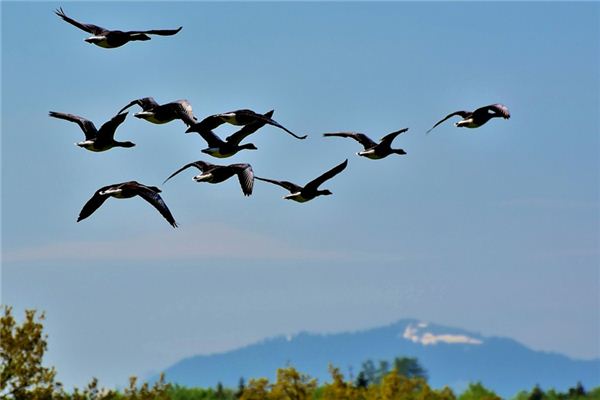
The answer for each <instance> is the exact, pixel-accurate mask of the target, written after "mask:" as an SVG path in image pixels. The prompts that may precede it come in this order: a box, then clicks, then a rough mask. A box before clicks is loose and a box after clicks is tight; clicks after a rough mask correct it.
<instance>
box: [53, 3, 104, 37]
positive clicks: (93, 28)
mask: <svg viewBox="0 0 600 400" xmlns="http://www.w3.org/2000/svg"><path fill="white" fill-rule="evenodd" d="M54 13H55V14H56V15H58V16H59V17H61V18H62V19H63V20H64V21H67V22H68V23H70V24H71V25H74V26H76V27H78V28H79V29H81V30H83V31H86V32H89V33H92V34H94V35H97V34H99V33H102V32H106V31H107V29H105V28H102V27H101V26H98V25H92V24H83V23H81V22H79V21H75V20H74V19H73V18H70V17H68V16H67V14H65V12H64V11H63V9H62V7H61V8H59V9H58V10H56V11H54Z"/></svg>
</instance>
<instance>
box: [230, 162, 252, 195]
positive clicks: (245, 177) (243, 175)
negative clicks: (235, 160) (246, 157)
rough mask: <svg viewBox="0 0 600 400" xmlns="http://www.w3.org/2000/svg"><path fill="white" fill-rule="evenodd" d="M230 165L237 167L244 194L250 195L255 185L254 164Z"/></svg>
mask: <svg viewBox="0 0 600 400" xmlns="http://www.w3.org/2000/svg"><path fill="white" fill-rule="evenodd" d="M229 167H230V168H234V169H235V171H236V174H237V177H238V180H239V181H240V186H241V187H242V192H244V195H245V196H250V195H251V194H252V188H253V187H254V171H252V166H251V165H250V164H231V165H230V166H229Z"/></svg>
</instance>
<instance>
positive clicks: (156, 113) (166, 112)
mask: <svg viewBox="0 0 600 400" xmlns="http://www.w3.org/2000/svg"><path fill="white" fill-rule="evenodd" d="M134 105H138V106H140V107H142V111H140V112H138V113H135V114H133V116H134V117H136V118H140V119H145V120H146V121H148V122H152V123H153V124H166V123H167V122H171V121H173V120H174V119H180V120H182V121H183V122H184V123H185V124H186V125H187V126H190V125H193V124H195V123H196V122H197V119H196V117H194V113H193V112H192V105H191V104H190V103H189V102H188V101H187V100H185V99H181V100H175V101H172V102H170V103H165V104H158V103H157V102H156V101H155V100H154V99H153V98H152V97H143V98H141V99H136V100H133V101H131V103H129V104H127V105H126V106H125V107H123V108H121V110H119V113H121V112H123V111H125V110H127V109H128V108H129V107H131V106H134Z"/></svg>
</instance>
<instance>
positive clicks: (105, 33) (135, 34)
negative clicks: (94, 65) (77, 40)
mask: <svg viewBox="0 0 600 400" xmlns="http://www.w3.org/2000/svg"><path fill="white" fill-rule="evenodd" d="M55 13H56V15H58V16H59V17H61V18H62V19H63V20H65V21H67V22H68V23H70V24H71V25H74V26H76V27H78V28H79V29H81V30H83V31H86V32H88V33H91V34H92V36H90V37H89V38H87V39H85V41H86V42H88V43H92V44H95V45H96V46H100V47H104V48H105V49H112V48H115V47H121V46H123V45H124V44H125V43H127V42H131V41H135V40H150V36H148V35H160V36H171V35H174V34H176V33H177V32H179V31H180V30H181V28H182V27H181V26H180V27H179V28H177V29H153V30H148V31H116V30H115V31H113V30H109V29H106V28H102V27H101V26H97V25H92V24H84V23H81V22H78V21H76V20H74V19H73V18H70V17H68V16H67V14H65V12H64V11H63V9H62V7H61V8H59V9H58V10H56V11H55Z"/></svg>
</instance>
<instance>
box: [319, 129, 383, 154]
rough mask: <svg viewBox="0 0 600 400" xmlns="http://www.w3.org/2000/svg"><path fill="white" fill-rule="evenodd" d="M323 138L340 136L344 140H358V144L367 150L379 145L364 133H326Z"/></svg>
mask: <svg viewBox="0 0 600 400" xmlns="http://www.w3.org/2000/svg"><path fill="white" fill-rule="evenodd" d="M323 136H338V137H343V138H351V139H354V140H356V141H357V142H358V143H360V144H362V146H363V147H364V148H365V150H366V149H370V148H371V147H375V146H376V145H377V143H375V142H374V141H373V140H371V138H370V137H368V136H367V135H365V134H364V133H358V132H332V133H324V134H323Z"/></svg>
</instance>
